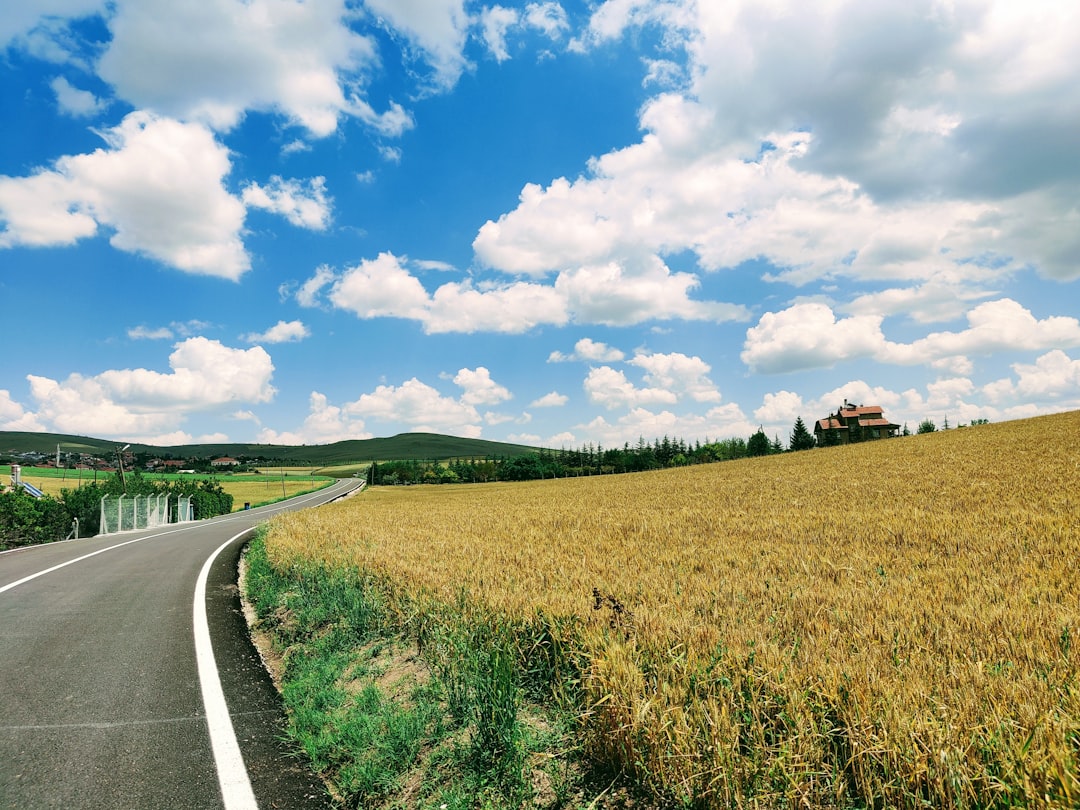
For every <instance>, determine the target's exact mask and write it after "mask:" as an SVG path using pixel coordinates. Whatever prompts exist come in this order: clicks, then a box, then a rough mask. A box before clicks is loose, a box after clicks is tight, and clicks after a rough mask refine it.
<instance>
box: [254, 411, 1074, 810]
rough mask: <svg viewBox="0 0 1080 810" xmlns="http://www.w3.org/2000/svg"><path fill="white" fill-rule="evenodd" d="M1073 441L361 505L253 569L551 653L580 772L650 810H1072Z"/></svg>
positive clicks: (848, 455) (954, 439) (424, 492)
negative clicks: (565, 678) (487, 615)
mask: <svg viewBox="0 0 1080 810" xmlns="http://www.w3.org/2000/svg"><path fill="white" fill-rule="evenodd" d="M1078 439H1080V412H1072V413H1066V414H1059V415H1054V416H1047V417H1040V418H1035V419H1030V420H1023V421H1016V422H1008V423H1002V424H992V425H984V426H978V427H969V428H964V429H960V430H952V431H947V432H939V433H935V434H929V435H923V436H912V437H906V438H897V439H892V440H887V441H880V442H873V443H867V444H861V445H854V446H849V447H839V448H830V449H815V450H812V451H809V452H803V453H789V454H784V455H778V456H770V457H765V458H760V459H746V460H741V461H732V462H725V463H720V464H713V465H707V466H700V467H691V468H681V469H673V470H666V471H660V472H654V473H639V474H630V475H622V476H606V477H594V478H585V479H581V478H578V479H572V480H558V481H544V482H533V483H515V484H492V485H471V486H454V487H449V486H443V487H438V486H432V487H407V488H376V489H373V490H370V491H368V492H366V493H365V494H363V495H362V496H360V497H357V498H354V499H351V500H349V501H346V502H343V503H341V504H337V505H334V506H330V507H326V508H322V509H319V510H309V511H304V512H299V513H293V514H290V515H286V516H282V517H281V518H277V519H275V522H274V523H273V524H272V527H271V530H270V533H269V534H268V537H267V550H268V553H269V555H270V559H271V561H272V562H273V563H274V564H275V566H278V567H280V568H288V567H290V566H294V565H297V564H307V563H309V562H318V563H320V564H326V565H328V566H356V567H359V568H361V569H365V570H368V571H373V572H376V573H378V574H380V575H383V576H385V577H387V578H388V579H389V580H390V581H392V582H394V583H395V585H396V587H398V588H400V589H401V590H402V592H404V593H409V594H412V595H413V596H414V597H415V598H416V599H418V600H422V599H428V600H433V601H438V602H442V603H444V604H452V603H453V602H454V600H456V599H458V598H459V596H460V594H462V593H465V594H466V595H467V597H468V599H469V601H470V602H471V603H473V604H476V605H479V606H480V607H481V608H482V609H484V610H488V611H492V612H495V613H497V614H499V615H502V616H507V617H510V618H511V619H512V620H515V621H518V622H521V623H522V625H523V626H524V625H528V624H529V623H533V624H535V623H536V622H537V621H546V622H547V623H548V624H547V626H548V627H549V628H564V632H565V633H566V638H565V639H562V640H561V641H562V643H563V645H564V646H566V645H572V646H573V648H574V649H573V651H572V652H573V654H574V655H576V656H578V658H579V659H580V660H582V661H584V662H585V663H584V666H583V668H582V681H583V693H584V695H585V698H584V702H583V704H582V705H581V706H580V707H578V708H579V712H580V717H581V722H582V735H583V739H584V740H585V746H586V750H587V751H588V753H589V754H590V755H591V756H593V757H596V758H597V759H600V760H603V761H608V762H612V763H615V764H617V765H619V766H621V767H623V768H625V769H627V770H628V771H629V772H631V773H633V774H634V775H635V777H636V778H637V780H638V781H639V782H640V783H641V784H643V785H645V786H646V787H647V788H648V789H650V790H652V791H653V792H654V794H655V795H656V796H658V797H668V798H669V799H672V800H675V801H692V802H694V803H696V804H697V806H705V807H730V806H807V807H818V806H853V805H854V806H859V805H862V806H879V807H894V806H907V807H918V806H935V807H987V806H993V805H998V806H1015V805H1018V804H1019V805H1025V806H1030V807H1076V806H1080V775H1078V769H1080V681H1078V677H1077V676H1078V672H1080V649H1078V648H1080V573H1078V562H1080V450H1078ZM545 617H546V618H545ZM552 617H555V618H560V617H561V618H565V619H567V621H565V622H562V623H560V622H558V621H553V620H552ZM574 617H577V618H576V619H574ZM551 632H563V631H557V630H555V629H552V630H551ZM521 652H522V655H523V656H527V655H528V654H529V651H528V650H527V649H523V650H522V651H521Z"/></svg>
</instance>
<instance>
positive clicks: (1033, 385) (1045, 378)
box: [983, 349, 1080, 407]
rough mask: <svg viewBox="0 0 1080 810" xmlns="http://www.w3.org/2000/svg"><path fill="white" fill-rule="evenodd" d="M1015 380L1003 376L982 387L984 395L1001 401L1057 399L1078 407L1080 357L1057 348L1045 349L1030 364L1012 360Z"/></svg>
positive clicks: (1047, 401)
mask: <svg viewBox="0 0 1080 810" xmlns="http://www.w3.org/2000/svg"><path fill="white" fill-rule="evenodd" d="M1012 369H1013V371H1014V372H1016V381H1015V382H1014V381H1013V380H1010V379H1008V378H1004V379H1001V380H998V381H996V382H993V383H990V384H988V385H986V386H984V388H983V393H984V394H985V395H986V397H987V399H989V400H990V401H991V402H993V403H995V404H997V403H1002V402H1032V401H1034V402H1038V403H1060V404H1061V405H1063V406H1068V407H1080V360H1073V359H1072V358H1071V357H1069V355H1067V354H1066V353H1065V352H1063V351H1061V350H1060V349H1054V350H1053V351H1050V352H1047V353H1046V354H1044V355H1042V356H1040V357H1039V358H1037V359H1036V360H1035V362H1034V363H1033V364H1026V363H1015V364H1013V366H1012Z"/></svg>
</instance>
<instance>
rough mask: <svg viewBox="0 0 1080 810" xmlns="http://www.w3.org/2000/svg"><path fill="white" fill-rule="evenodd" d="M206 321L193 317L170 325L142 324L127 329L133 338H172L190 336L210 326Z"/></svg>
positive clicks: (129, 335) (128, 334)
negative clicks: (153, 325)
mask: <svg viewBox="0 0 1080 810" xmlns="http://www.w3.org/2000/svg"><path fill="white" fill-rule="evenodd" d="M210 326H211V325H210V324H209V323H207V322H206V321H200V320H197V319H193V320H190V321H173V322H172V323H170V324H169V325H168V326H158V327H152V326H146V325H145V324H140V325H139V326H133V327H131V328H130V329H128V330H127V336H128V338H130V339H131V340H172V339H173V338H174V337H176V336H177V335H180V336H181V337H190V336H191V335H194V334H196V333H197V332H202V331H204V330H206V329H208V328H210Z"/></svg>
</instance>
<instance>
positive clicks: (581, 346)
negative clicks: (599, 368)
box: [547, 338, 626, 363]
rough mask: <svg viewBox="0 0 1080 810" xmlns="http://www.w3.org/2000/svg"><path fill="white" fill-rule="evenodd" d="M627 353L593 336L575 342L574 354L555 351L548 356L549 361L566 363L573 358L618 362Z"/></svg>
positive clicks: (588, 360)
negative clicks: (594, 338) (599, 341)
mask: <svg viewBox="0 0 1080 810" xmlns="http://www.w3.org/2000/svg"><path fill="white" fill-rule="evenodd" d="M625 357H626V355H625V354H624V353H623V352H621V351H620V350H619V349H615V348H613V347H611V346H608V345H607V344H606V343H598V342H597V341H595V340H592V339H591V338H582V339H581V340H579V341H578V342H577V343H575V344H574V351H573V353H572V354H563V353H562V352H559V351H554V352H552V353H551V354H550V355H549V356H548V360H547V361H548V362H549V363H565V362H568V361H571V360H584V361H586V362H599V363H617V362H619V361H620V360H622V359H624V358H625Z"/></svg>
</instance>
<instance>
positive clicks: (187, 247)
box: [0, 113, 250, 279]
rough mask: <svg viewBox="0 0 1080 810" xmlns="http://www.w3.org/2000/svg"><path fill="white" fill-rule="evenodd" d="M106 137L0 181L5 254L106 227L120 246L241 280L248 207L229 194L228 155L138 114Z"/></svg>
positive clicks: (188, 128)
mask: <svg viewBox="0 0 1080 810" xmlns="http://www.w3.org/2000/svg"><path fill="white" fill-rule="evenodd" d="M102 135H103V137H104V138H105V141H106V144H107V145H108V148H106V149H98V150H96V151H94V152H92V153H90V154H85V155H69V156H65V157H62V158H60V159H58V160H57V161H56V162H55V164H54V168H53V169H52V170H41V171H39V172H38V173H36V174H34V175H31V176H29V177H25V178H10V177H0V220H3V222H4V224H5V228H4V230H3V231H0V248H3V247H12V246H14V245H32V246H44V245H70V244H72V243H74V242H76V241H78V240H80V239H84V238H87V237H90V236H93V235H94V234H95V233H97V231H98V228H99V226H101V227H104V228H108V229H111V230H112V231H113V235H112V237H111V238H110V240H109V241H110V243H111V244H112V246H113V247H115V248H117V249H119V250H123V251H128V252H131V253H138V254H143V255H146V256H149V257H151V258H154V259H157V260H158V261H161V262H164V263H165V264H168V265H170V266H172V267H175V268H177V269H179V270H183V271H186V272H190V273H195V274H201V275H211V276H219V277H222V278H228V279H237V278H239V277H240V276H241V275H242V274H243V273H244V272H245V271H246V270H247V269H248V268H249V266H250V262H249V259H248V256H247V253H246V252H245V250H244V246H243V244H242V242H241V239H240V233H241V230H242V228H243V223H244V206H243V204H242V203H241V202H240V201H239V200H238V199H236V198H235V197H233V196H232V195H230V194H229V193H228V191H226V189H225V187H224V179H225V177H226V176H227V175H228V174H229V171H230V169H231V165H230V161H229V157H228V150H227V149H226V148H225V147H224V146H222V145H220V144H218V143H217V142H215V140H214V137H213V135H212V134H211V133H210V131H209V130H207V129H206V128H205V127H203V126H201V125H198V124H184V123H181V122H179V121H174V120H172V119H168V118H158V117H156V116H154V115H151V114H149V113H131V114H129V115H128V116H127V117H126V118H124V120H123V122H122V123H121V124H120V125H119V126H117V127H114V128H113V129H110V130H107V131H105V132H103V133H102Z"/></svg>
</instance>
